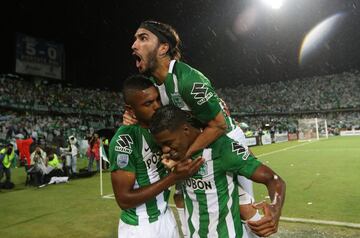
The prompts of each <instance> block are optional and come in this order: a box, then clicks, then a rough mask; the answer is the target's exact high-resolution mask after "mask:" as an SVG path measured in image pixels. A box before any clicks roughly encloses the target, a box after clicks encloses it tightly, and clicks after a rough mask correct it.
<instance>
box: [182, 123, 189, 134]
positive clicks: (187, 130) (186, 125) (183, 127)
mask: <svg viewBox="0 0 360 238" xmlns="http://www.w3.org/2000/svg"><path fill="white" fill-rule="evenodd" d="M182 129H183V132H184V134H185V135H186V136H188V135H189V134H190V127H189V125H188V124H184V125H183V126H182Z"/></svg>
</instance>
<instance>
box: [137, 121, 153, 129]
mask: <svg viewBox="0 0 360 238" xmlns="http://www.w3.org/2000/svg"><path fill="white" fill-rule="evenodd" d="M139 125H140V126H141V127H142V128H144V129H148V128H149V127H150V125H149V123H146V122H141V121H139Z"/></svg>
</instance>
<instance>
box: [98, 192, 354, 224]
mask: <svg viewBox="0 0 360 238" xmlns="http://www.w3.org/2000/svg"><path fill="white" fill-rule="evenodd" d="M102 198H106V199H115V197H114V194H110V195H105V196H102ZM169 207H171V208H176V206H175V204H169ZM280 220H281V221H288V222H301V223H308V224H319V225H332V226H343V227H349V228H357V229H360V224H359V223H351V222H340V221H326V220H316V219H305V218H296V217H280Z"/></svg>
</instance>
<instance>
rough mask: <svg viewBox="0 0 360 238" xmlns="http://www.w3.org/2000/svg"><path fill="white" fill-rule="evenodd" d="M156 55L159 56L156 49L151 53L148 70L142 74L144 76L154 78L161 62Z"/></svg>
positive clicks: (148, 59) (148, 58)
mask: <svg viewBox="0 0 360 238" xmlns="http://www.w3.org/2000/svg"><path fill="white" fill-rule="evenodd" d="M156 55H157V50H156V49H154V50H153V51H151V52H149V54H148V57H147V61H148V65H147V67H146V69H145V70H144V71H143V72H142V73H143V74H144V75H146V76H152V75H153V73H154V72H155V70H156V69H157V68H158V66H159V61H158V59H157V57H156Z"/></svg>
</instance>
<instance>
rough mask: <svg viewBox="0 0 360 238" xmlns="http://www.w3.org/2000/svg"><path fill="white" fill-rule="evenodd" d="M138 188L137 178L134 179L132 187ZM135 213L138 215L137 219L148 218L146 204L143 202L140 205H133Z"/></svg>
mask: <svg viewBox="0 0 360 238" xmlns="http://www.w3.org/2000/svg"><path fill="white" fill-rule="evenodd" d="M137 188H139V183H138V181H137V180H135V184H134V189H137ZM135 212H136V215H137V216H138V217H139V219H148V218H149V216H148V215H147V212H146V205H145V203H143V204H141V205H140V206H137V207H135Z"/></svg>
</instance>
